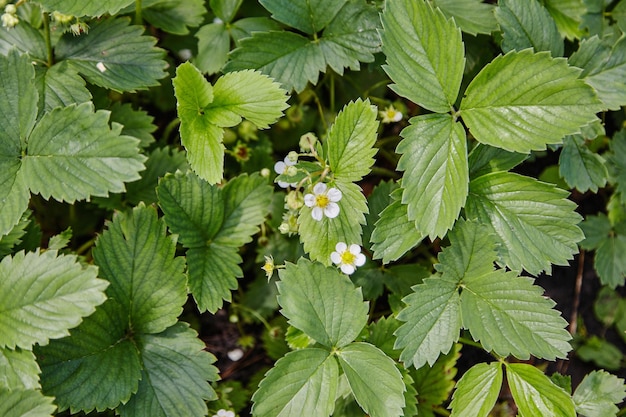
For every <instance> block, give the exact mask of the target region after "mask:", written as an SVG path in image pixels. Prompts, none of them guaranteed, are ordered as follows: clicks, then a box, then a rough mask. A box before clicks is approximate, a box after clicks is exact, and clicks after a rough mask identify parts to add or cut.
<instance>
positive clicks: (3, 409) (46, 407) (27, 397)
mask: <svg viewBox="0 0 626 417" xmlns="http://www.w3.org/2000/svg"><path fill="white" fill-rule="evenodd" d="M53 401H54V398H50V397H44V396H43V395H42V394H41V391H36V390H22V389H17V390H6V389H3V388H0V415H2V416H4V417H24V416H28V417H52V416H53V415H54V412H55V410H56V409H57V407H56V406H55V405H54V404H52V402H53Z"/></svg>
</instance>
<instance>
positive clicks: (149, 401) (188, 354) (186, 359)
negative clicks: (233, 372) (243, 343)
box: [119, 323, 219, 417]
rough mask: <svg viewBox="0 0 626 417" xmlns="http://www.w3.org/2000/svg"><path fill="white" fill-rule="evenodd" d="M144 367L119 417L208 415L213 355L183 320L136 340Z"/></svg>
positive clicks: (213, 397) (212, 394)
mask: <svg viewBox="0 0 626 417" xmlns="http://www.w3.org/2000/svg"><path fill="white" fill-rule="evenodd" d="M137 346H138V349H139V353H140V355H141V363H142V365H143V370H142V372H141V375H142V376H141V381H140V382H139V389H138V390H137V393H136V394H135V395H133V396H132V398H131V399H130V401H129V402H128V403H126V404H124V405H122V406H121V407H120V408H119V414H120V415H121V416H122V417H143V416H147V415H149V416H150V417H178V416H181V415H184V416H203V415H206V414H207V411H208V410H207V406H206V401H214V400H216V399H217V395H216V394H215V391H214V390H213V388H211V386H210V385H209V382H214V381H217V380H218V379H219V376H218V371H217V368H215V367H214V366H213V365H211V364H212V363H213V362H215V360H216V359H215V357H214V356H213V355H212V354H210V353H209V352H207V351H205V350H204V348H205V346H204V343H202V341H201V340H200V339H198V337H197V333H196V332H195V331H194V330H192V329H190V328H189V325H187V324H186V323H177V324H175V325H174V326H172V327H170V328H168V329H167V330H165V331H164V332H162V333H158V334H151V335H141V336H140V337H139V338H138V340H137Z"/></svg>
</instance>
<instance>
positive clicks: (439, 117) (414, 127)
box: [396, 114, 469, 239]
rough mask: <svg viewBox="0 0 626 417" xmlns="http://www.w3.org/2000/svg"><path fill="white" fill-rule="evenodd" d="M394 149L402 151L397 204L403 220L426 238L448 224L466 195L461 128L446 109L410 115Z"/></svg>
mask: <svg viewBox="0 0 626 417" xmlns="http://www.w3.org/2000/svg"><path fill="white" fill-rule="evenodd" d="M401 135H402V137H403V140H402V141H401V142H400V144H399V145H398V148H397V149H396V152H398V153H400V154H402V157H401V158H400V161H399V162H398V170H400V171H405V172H404V176H403V179H402V188H403V192H402V203H403V204H406V205H407V214H408V218H409V220H414V221H415V228H416V229H417V230H419V231H420V232H421V233H424V234H427V235H428V236H429V237H430V238H431V239H433V238H435V237H443V236H444V235H445V234H446V232H447V231H448V230H449V229H450V228H452V225H453V224H454V222H455V220H456V219H457V217H458V216H459V212H460V211H461V208H462V207H463V205H464V204H465V199H466V197H467V185H468V183H469V170H468V166H467V142H466V138H465V130H464V129H463V126H462V125H461V124H460V123H457V122H455V121H454V119H453V118H452V117H451V116H450V115H449V114H432V115H426V116H419V117H416V118H413V119H411V126H409V127H407V128H406V129H404V130H403V131H402V133H401Z"/></svg>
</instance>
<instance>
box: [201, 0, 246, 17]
mask: <svg viewBox="0 0 626 417" xmlns="http://www.w3.org/2000/svg"><path fill="white" fill-rule="evenodd" d="M242 2H243V0H210V1H209V4H210V6H211V10H213V13H215V15H216V16H217V17H219V18H220V19H222V21H224V22H226V23H230V21H231V20H233V18H234V17H235V14H237V10H239V7H240V6H241V3H242Z"/></svg>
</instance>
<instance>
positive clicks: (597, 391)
mask: <svg viewBox="0 0 626 417" xmlns="http://www.w3.org/2000/svg"><path fill="white" fill-rule="evenodd" d="M624 388H625V387H624V380H623V379H622V378H618V377H616V376H615V375H611V374H609V373H608V372H606V371H603V370H600V371H592V372H590V373H589V374H587V375H586V376H585V378H584V379H583V380H582V382H581V383H580V385H578V388H576V391H574V395H573V396H572V399H573V400H574V404H575V405H576V411H577V412H578V413H579V414H581V415H583V416H585V417H615V416H616V415H617V412H618V411H619V408H617V407H616V406H615V404H619V403H621V402H622V400H623V399H624V397H625V396H626V391H625V389H624Z"/></svg>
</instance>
